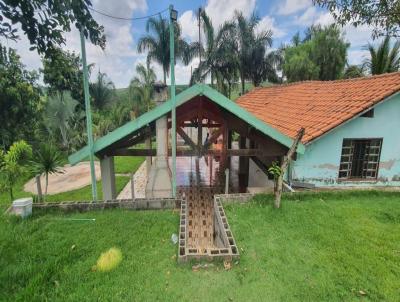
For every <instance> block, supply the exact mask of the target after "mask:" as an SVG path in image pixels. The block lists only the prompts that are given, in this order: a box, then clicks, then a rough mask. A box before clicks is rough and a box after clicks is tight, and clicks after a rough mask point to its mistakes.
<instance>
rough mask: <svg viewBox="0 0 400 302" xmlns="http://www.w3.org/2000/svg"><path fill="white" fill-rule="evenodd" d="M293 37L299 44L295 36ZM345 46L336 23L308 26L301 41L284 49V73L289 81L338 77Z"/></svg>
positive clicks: (341, 68)
mask: <svg viewBox="0 0 400 302" xmlns="http://www.w3.org/2000/svg"><path fill="white" fill-rule="evenodd" d="M294 40H295V42H296V43H299V41H298V37H296V38H295V39H294ZM349 47H350V44H349V43H346V42H345V41H344V37H343V35H342V33H341V31H340V29H339V28H338V27H337V26H336V25H334V24H332V25H329V26H326V27H321V26H312V27H310V28H309V29H308V30H307V32H306V37H305V39H304V40H303V42H302V43H299V44H297V46H296V44H295V45H294V46H291V47H288V48H286V49H285V51H284V52H285V63H284V65H283V71H284V74H285V75H286V77H287V79H288V81H289V82H294V81H305V80H321V81H329V80H336V79H339V78H341V76H342V74H343V71H344V67H345V64H346V61H347V49H348V48H349Z"/></svg>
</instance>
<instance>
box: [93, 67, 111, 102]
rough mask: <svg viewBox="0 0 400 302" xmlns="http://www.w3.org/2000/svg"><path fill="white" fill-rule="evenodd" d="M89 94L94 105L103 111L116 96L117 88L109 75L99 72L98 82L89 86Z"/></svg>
mask: <svg viewBox="0 0 400 302" xmlns="http://www.w3.org/2000/svg"><path fill="white" fill-rule="evenodd" d="M89 92H90V96H91V97H92V101H93V105H94V106H95V107H96V108H97V109H100V110H101V109H104V108H105V107H106V106H107V105H109V104H110V101H111V100H112V98H113V96H114V95H115V86H114V83H113V82H112V81H111V80H110V79H108V77H107V75H106V74H105V73H102V72H100V70H99V72H98V73H97V79H96V81H95V82H93V83H90V85H89Z"/></svg>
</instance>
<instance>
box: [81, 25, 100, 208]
mask: <svg viewBox="0 0 400 302" xmlns="http://www.w3.org/2000/svg"><path fill="white" fill-rule="evenodd" d="M80 34H81V49H82V65H83V91H84V94H85V111H86V131H87V136H88V145H89V150H90V152H89V158H90V176H91V178H92V198H93V200H94V201H96V200H97V186H96V172H95V169H94V154H93V134H92V114H91V111H90V100H89V76H88V68H87V62H86V48H85V37H84V35H83V32H82V30H81V31H80Z"/></svg>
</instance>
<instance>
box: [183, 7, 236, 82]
mask: <svg viewBox="0 0 400 302" xmlns="http://www.w3.org/2000/svg"><path fill="white" fill-rule="evenodd" d="M200 18H201V21H202V22H201V24H202V30H203V32H204V36H205V38H204V44H205V45H204V46H205V47H204V48H203V46H202V45H201V46H200V47H201V52H202V61H201V62H200V64H199V66H198V67H197V68H196V69H195V70H194V71H193V74H192V78H191V80H190V81H191V83H192V84H193V83H194V82H199V81H204V80H205V78H206V77H208V76H210V78H211V86H214V81H215V80H216V79H219V80H220V81H221V80H223V77H222V74H221V71H222V70H223V69H224V66H225V67H226V66H227V65H230V66H232V63H233V62H232V56H231V54H232V53H233V52H232V49H233V48H234V45H232V41H233V36H234V30H235V24H234V23H233V22H225V23H224V24H223V25H221V26H220V27H219V29H218V30H217V31H216V32H215V30H214V27H213V24H212V20H211V19H210V17H209V16H208V15H207V13H206V12H205V11H204V10H202V11H201V14H200ZM227 44H228V45H232V48H231V49H229V53H228V55H229V56H228V57H227V56H226V54H227V47H226V46H227ZM229 61H230V63H229ZM218 86H221V85H218Z"/></svg>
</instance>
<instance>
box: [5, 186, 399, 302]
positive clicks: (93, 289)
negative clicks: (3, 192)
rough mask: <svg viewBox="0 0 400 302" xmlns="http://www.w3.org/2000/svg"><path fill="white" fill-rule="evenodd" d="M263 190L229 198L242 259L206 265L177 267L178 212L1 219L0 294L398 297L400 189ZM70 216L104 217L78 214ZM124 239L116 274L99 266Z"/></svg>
mask: <svg viewBox="0 0 400 302" xmlns="http://www.w3.org/2000/svg"><path fill="white" fill-rule="evenodd" d="M271 202H272V197H271V196H269V195H260V196H257V197H256V198H254V200H253V201H252V202H250V203H248V204H244V205H229V206H226V207H225V209H226V213H227V216H228V219H229V222H230V225H231V228H232V230H233V233H234V236H235V238H236V241H237V244H238V247H239V250H240V253H241V258H240V263H239V264H238V265H234V266H233V269H231V270H229V271H224V269H223V266H222V265H221V264H216V265H215V266H214V267H213V268H211V269H208V270H203V271H199V272H192V270H191V267H190V265H183V266H179V265H177V264H176V252H177V247H176V246H175V245H172V243H171V242H170V237H171V234H172V233H174V232H175V233H176V232H177V230H178V223H179V217H178V214H177V213H174V212H171V211H137V212H135V211H124V210H120V209H118V210H107V211H93V212H87V213H81V214H79V213H75V214H68V215H67V214H57V213H53V214H49V213H48V214H42V215H39V214H35V216H33V217H32V218H30V219H27V220H25V221H22V220H19V219H16V218H14V217H8V216H1V217H0V255H1V257H0V267H1V268H2V270H0V300H5V301H6V300H8V301H26V300H29V301H43V300H49V301H81V300H85V301H98V300H102V301H110V300H112V301H157V300H160V301H396V300H398V297H399V296H400V288H399V281H398V280H399V279H400V197H399V194H398V193H390V192H341V193H330V192H328V193H315V194H311V193H304V194H293V195H285V196H284V199H283V206H282V208H281V209H280V210H276V209H273V208H272V203H271ZM71 218H95V219H96V221H95V222H93V221H74V220H71ZM112 247H115V248H118V249H120V250H121V253H122V255H123V258H122V261H121V263H120V264H119V265H118V266H117V267H116V268H115V269H114V270H112V271H111V272H107V273H98V272H93V271H92V270H91V268H92V266H93V265H96V262H97V259H98V257H99V255H100V254H101V253H102V252H104V251H107V250H109V249H110V248H112Z"/></svg>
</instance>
